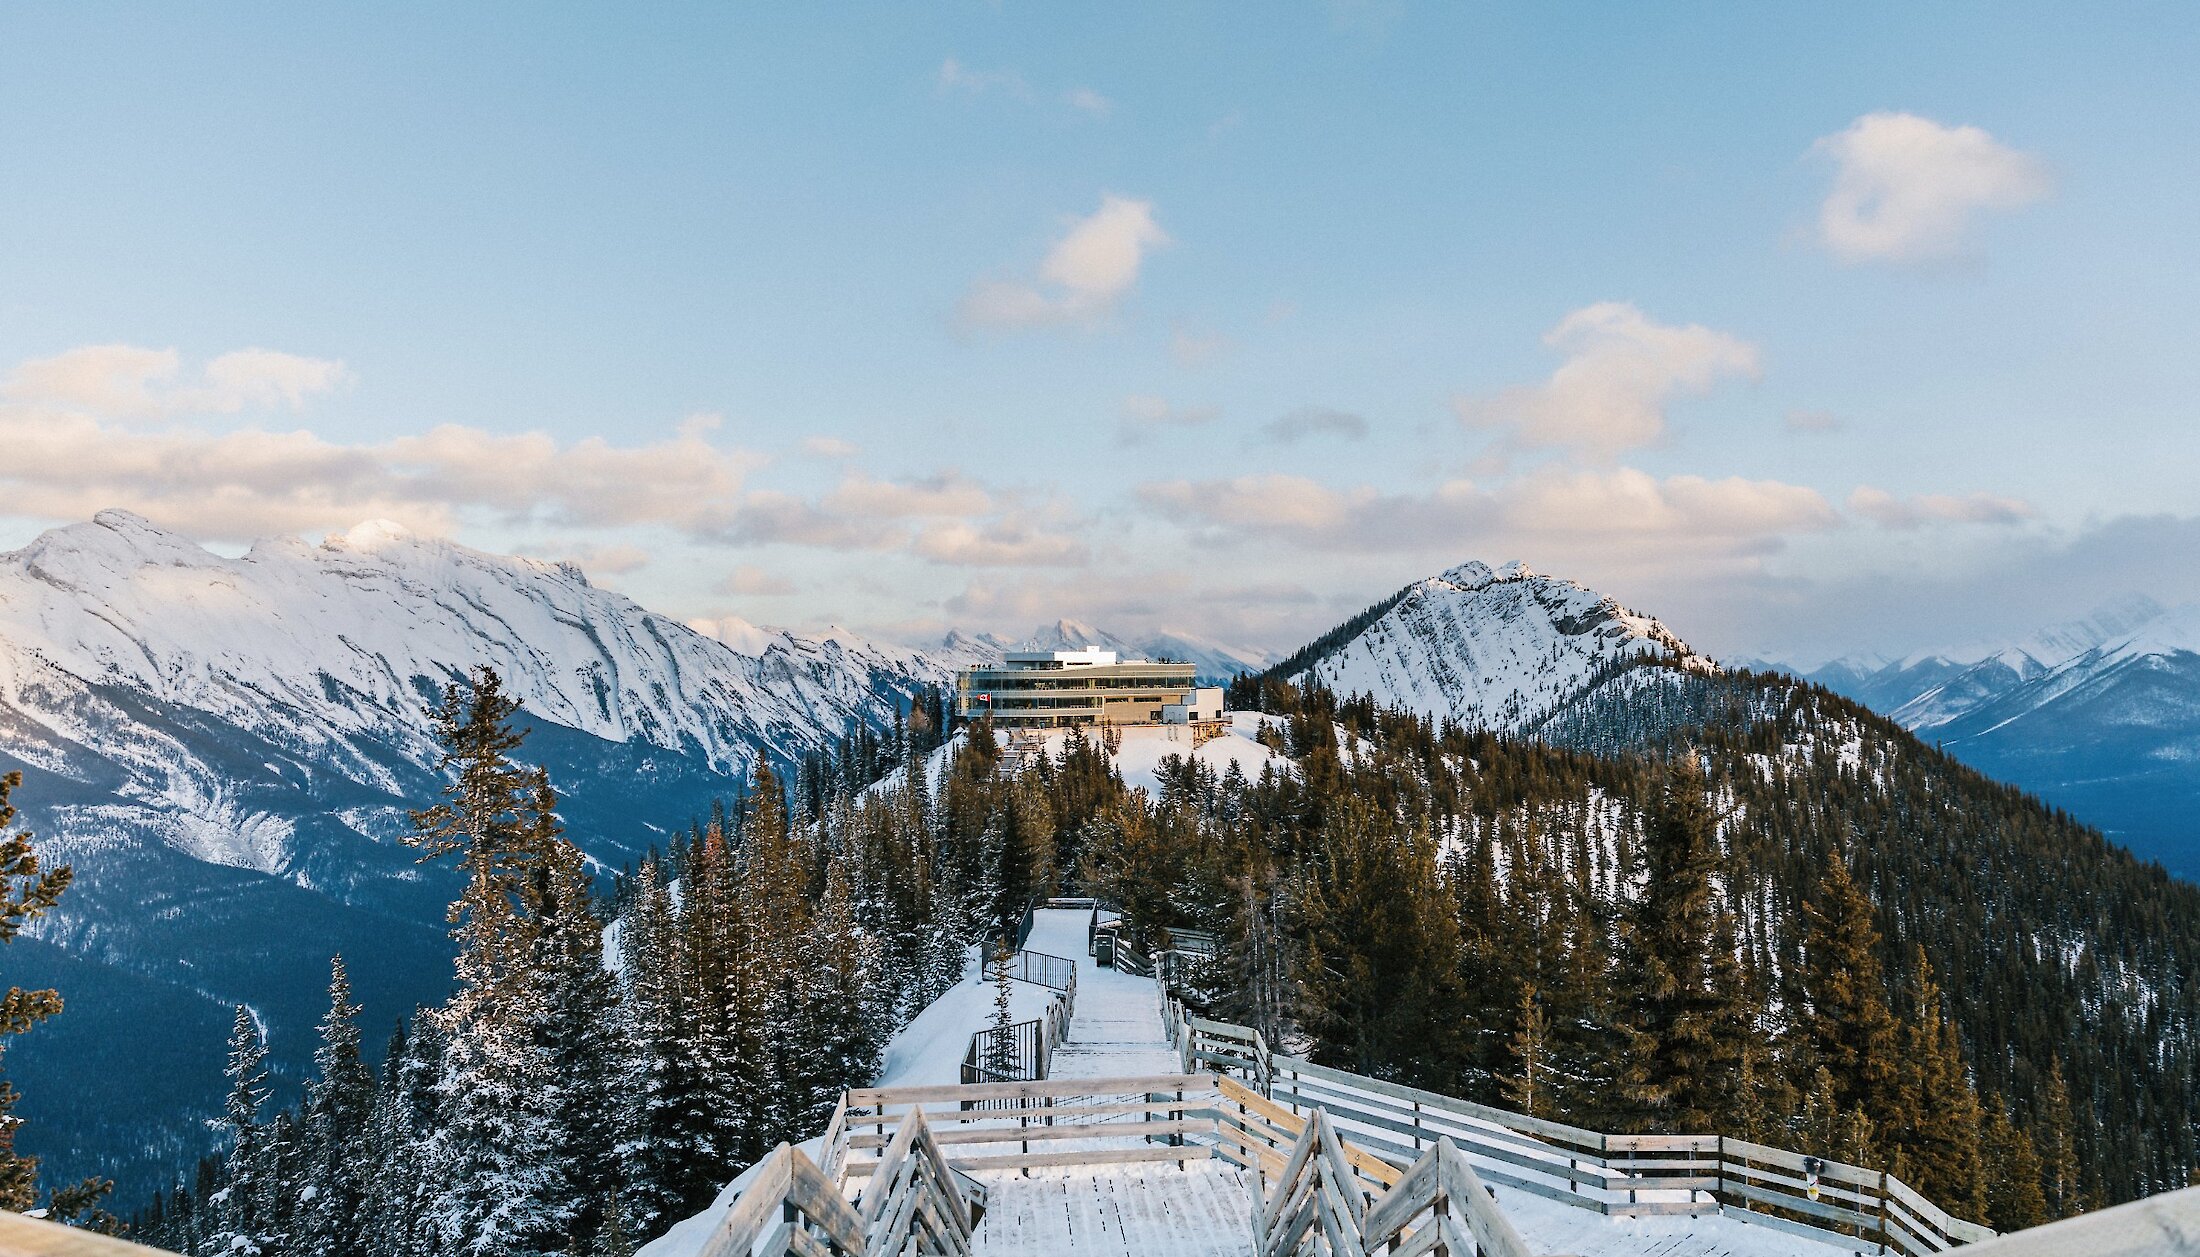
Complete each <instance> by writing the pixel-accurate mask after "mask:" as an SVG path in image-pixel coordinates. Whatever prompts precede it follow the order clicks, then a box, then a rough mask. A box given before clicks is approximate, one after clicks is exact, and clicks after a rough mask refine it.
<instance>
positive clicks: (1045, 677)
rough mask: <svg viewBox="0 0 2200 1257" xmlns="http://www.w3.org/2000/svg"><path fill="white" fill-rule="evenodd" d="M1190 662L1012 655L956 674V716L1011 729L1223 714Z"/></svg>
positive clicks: (1096, 653) (1215, 692)
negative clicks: (1197, 680)
mask: <svg viewBox="0 0 2200 1257" xmlns="http://www.w3.org/2000/svg"><path fill="white" fill-rule="evenodd" d="M1192 671H1193V669H1192V665H1191V664H1188V663H1155V662H1153V661H1151V660H1146V659H1117V658H1116V657H1115V652H1114V651H1112V650H1029V651H1019V650H1012V651H1009V652H1008V653H1007V654H1006V655H1004V656H1002V659H1001V666H999V667H997V668H967V669H965V670H963V671H962V672H960V673H958V674H957V675H956V677H955V711H956V714H957V715H959V716H960V717H961V718H962V719H964V720H977V719H979V718H981V717H983V716H986V715H988V714H990V715H991V716H992V717H993V723H994V724H995V725H997V726H1000V727H1003V728H1009V729H1058V728H1067V727H1069V726H1071V725H1119V726H1132V725H1164V724H1186V723H1191V722H1195V721H1203V720H1219V719H1221V717H1222V690H1221V688H1220V687H1217V686H1199V685H1194V684H1193V683H1192Z"/></svg>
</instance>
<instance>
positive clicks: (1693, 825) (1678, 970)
mask: <svg viewBox="0 0 2200 1257" xmlns="http://www.w3.org/2000/svg"><path fill="white" fill-rule="evenodd" d="M1643 855H1644V859H1645V861H1646V863H1647V864H1648V870H1647V872H1648V879H1647V884H1646V885H1645V886H1644V888H1643V891H1642V894H1641V896H1640V897H1639V898H1637V899H1636V900H1635V903H1634V906H1633V909H1632V911H1631V912H1630V913H1629V915H1628V917H1627V920H1626V928H1625V929H1624V930H1623V931H1622V934H1621V941H1622V948H1621V952H1620V970H1619V975H1618V983H1619V988H1620V991H1621V998H1622V1000H1623V1001H1625V1009H1626V1016H1625V1017H1624V1019H1623V1020H1622V1022H1621V1024H1620V1043H1619V1048H1620V1064H1619V1068H1618V1070H1617V1074H1618V1082H1619V1086H1618V1088H1617V1095H1616V1097H1615V1099H1616V1101H1617V1104H1616V1111H1615V1119H1616V1120H1617V1121H1618V1122H1619V1123H1621V1124H1622V1125H1623V1126H1624V1127H1626V1128H1628V1129H1633V1130H1707V1129H1710V1128H1711V1126H1712V1125H1713V1123H1714V1122H1715V1121H1716V1120H1717V1119H1718V1118H1719V1117H1721V1116H1722V1115H1724V1113H1725V1112H1726V1111H1728V1110H1730V1109H1731V1108H1732V1107H1733V1104H1732V1101H1731V1099H1730V1095H1731V1092H1732V1090H1733V1088H1734V1085H1735V1076H1736V1074H1737V1072H1738V1070H1739V1068H1740V1063H1741V1062H1740V1047H1741V1043H1740V1039H1739V1038H1738V1037H1737V1036H1736V1034H1735V1031H1736V1029H1737V1027H1738V1023H1739V1022H1740V1021H1741V1017H1740V1015H1739V1013H1738V1008H1739V1005H1740V1001H1741V998H1742V994H1741V992H1740V991H1739V990H1738V989H1736V983H1737V982H1738V976H1739V975H1738V974H1737V972H1736V970H1735V968H1734V966H1733V964H1732V957H1731V955H1730V954H1729V955H1727V956H1724V957H1722V956H1720V955H1719V954H1718V949H1717V947H1716V944H1718V943H1719V942H1720V938H1719V935H1720V929H1719V925H1720V916H1719V913H1718V912H1717V910H1716V908H1715V906H1714V904H1713V903H1712V898H1711V892H1712V887H1711V875H1712V871H1713V870H1714V868H1715V867H1716V866H1717V863H1718V838H1717V834H1716V823H1715V821H1714V819H1713V817H1712V814H1711V809H1710V805H1709V804H1708V803H1707V802H1706V801H1705V798H1704V783H1703V777H1702V774H1701V773H1700V772H1699V771H1698V769H1697V767H1696V763H1695V760H1694V757H1693V756H1689V757H1685V758H1683V759H1680V760H1677V761H1675V762H1674V764H1673V765H1672V766H1671V767H1670V768H1669V769H1668V773H1667V777H1666V781H1665V783H1664V786H1663V788H1662V790H1661V791H1660V793H1659V796H1658V801H1657V806H1656V808H1655V809H1654V810H1653V812H1652V814H1651V816H1650V818H1649V825H1648V827H1647V832H1646V833H1645V834H1644V837H1643Z"/></svg>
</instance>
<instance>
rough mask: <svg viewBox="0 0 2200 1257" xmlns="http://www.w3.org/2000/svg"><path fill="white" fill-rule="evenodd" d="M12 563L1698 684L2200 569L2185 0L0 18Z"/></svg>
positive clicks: (2192, 107) (3, 429) (243, 9)
mask: <svg viewBox="0 0 2200 1257" xmlns="http://www.w3.org/2000/svg"><path fill="white" fill-rule="evenodd" d="M0 28H4V31H5V38H0V436H5V437H6V438H7V441H8V447H9V448H10V450H11V454H10V456H9V458H8V459H7V460H6V464H7V465H6V466H5V467H4V468H0V481H4V483H0V490H4V491H5V498H4V499H0V500H4V501H5V502H6V503H7V505H6V506H5V507H4V508H0V510H5V511H6V512H8V518H7V520H6V521H5V523H4V525H0V537H5V538H6V539H9V540H10V541H11V543H12V542H14V541H20V540H21V539H24V538H27V537H29V536H31V535H33V534H34V533H35V532H36V531H37V530H38V529H40V528H42V527H46V526H50V525H52V524H54V523H58V522H66V521H69V520H73V519H81V518H84V517H86V516H88V515H89V514H90V513H91V512H92V511H93V510H96V509H99V508H100V507H102V506H108V505H115V506H125V507H129V508H132V509H136V510H139V511H140V512H142V513H144V514H146V515H148V516H150V517H152V518H153V519H154V520H156V521H157V522H162V523H165V524H168V525H170V526H173V527H175V528H177V529H179V530H181V531H184V532H187V533H190V534H192V535H195V536H199V537H201V538H203V539H205V540H207V541H208V542H210V543H213V544H217V545H225V546H234V545H236V544H238V543H240V542H241V541H243V540H245V539H248V538H250V537H252V536H255V535H262V534H266V533H273V532H298V533H303V534H305V535H308V536H319V535H321V534H323V533H326V532H329V531H334V530H339V529H342V528H345V527H348V526H349V525H350V524H352V523H356V522H358V521H360V520H362V519H365V518H370V517H377V516H387V517H391V518H396V519H398V520H400V521H401V522H404V523H406V524H407V525H409V526H411V527H414V528H416V529H419V530H423V531H433V532H440V533H445V534H448V535H451V536H453V537H455V538H457V539H459V540H461V541H464V542H467V543H469V544H474V545H478V546H482V547H485V548H490V549H498V550H508V551H515V552H523V553H529V554H534V555H539V556H543V557H575V558H578V559H580V560H581V561H582V562H583V563H584V565H586V566H588V567H589V568H590V570H591V571H592V572H593V573H594V574H596V575H597V577H598V579H599V580H600V581H601V582H602V583H605V584H609V585H612V586H614V587H616V588H620V589H622V590H625V591H627V592H629V593H632V594H633V595H634V596H636V597H637V598H640V599H641V600H642V601H644V602H645V603H648V604H649V605H651V606H654V607H658V608H660V609H662V610H665V611H668V612H671V613H673V614H677V615H680V616H682V617H688V618H697V619H709V618H716V617H723V616H739V617H743V618H746V619H749V620H752V621H757V622H764V623H780V624H791V625H797V626H803V625H808V626H815V625H818V624H822V623H825V622H837V623H842V624H847V625H850V626H853V627H856V628H859V629H863V630H867V631H872V632H879V633H884V634H889V635H893V636H898V637H902V638H906V639H911V640H917V639H922V638H923V637H925V636H927V635H930V634H935V633H937V632H938V631H940V630H941V629H943V628H945V627H946V626H948V625H951V624H952V625H961V626H964V627H968V628H990V629H996V630H1007V631H1021V630H1023V629H1025V628H1028V627H1029V626H1030V625H1031V624H1033V623H1036V622H1038V621H1041V620H1050V619H1053V618H1055V617H1056V616H1062V615H1069V616H1078V617H1082V618H1086V619H1089V620H1092V621H1094V622H1097V623H1100V624H1102V625H1104V626H1108V627H1111V628H1116V629H1118V630H1119V631H1135V630H1143V629H1151V628H1172V629H1177V630H1181V631H1189V632H1194V633H1201V634H1205V635H1209V636H1213V637H1217V638H1221V639H1224V640H1227V641H1231V642H1237V643H1243V644H1249V645H1256V646H1265V647H1274V648H1285V649H1288V648H1289V647H1291V646H1292V645H1295V644H1297V642H1298V641H1300V640H1303V639H1304V638H1305V637H1307V636H1308V635H1310V634H1311V633H1313V632H1315V631H1318V630H1319V629H1321V628H1323V627H1326V626H1327V625H1328V624H1329V623H1332V622H1334V621H1335V620H1337V619H1338V618H1340V617H1341V616H1342V615H1343V614H1346V613H1349V611H1350V610H1352V609H1356V608H1357V607H1358V606H1360V605H1363V604H1364V603H1366V602H1368V601H1370V600H1372V599H1374V598H1376V597H1378V596H1380V595H1382V594H1383V593H1386V592H1388V591H1389V590H1391V589H1394V588H1396V587H1397V586H1399V585H1400V584H1403V583H1404V582H1406V581H1408V580H1410V579H1413V578H1416V577H1418V576H1422V575H1426V574H1429V573H1432V572H1435V571H1438V570H1441V569H1442V568H1444V567H1448V566H1450V565H1451V564H1453V563H1455V562H1458V561H1461V560H1464V559H1467V558H1483V559H1487V560H1490V561H1493V562H1494V561H1497V560H1501V559H1508V558H1522V559H1525V560H1527V561H1528V562H1529V563H1531V564H1533V565H1535V566H1536V567H1538V568H1539V569H1543V570H1548V571H1552V572H1556V573H1559V574H1562V575H1568V576H1573V577H1575V578H1577V579H1581V580H1583V581H1585V582H1587V583H1590V584H1593V585H1595V586H1597V587H1599V588H1602V589H1605V590H1606V591H1607V592H1611V593H1613V594H1615V595H1618V596H1620V597H1621V598H1623V599H1624V600H1626V601H1628V602H1630V603H1631V604H1634V605H1638V606H1640V607H1642V608H1643V609H1645V610H1649V611H1652V612H1654V613H1657V614H1660V615H1662V616H1664V617H1665V618H1666V619H1667V620H1668V621H1669V622H1671V623H1672V624H1673V625H1674V626H1675V627H1676V629H1678V630H1679V631H1680V632H1681V633H1682V634H1683V635H1684V636H1687V637H1690V638H1691V639H1692V640H1695V641H1697V642H1699V644H1702V645H1704V646H1707V647H1709V648H1711V649H1713V650H1716V651H1725V652H1736V653H1749V652H1758V651H1763V652H1770V653H1776V654H1785V655H1790V656H1799V657H1806V658H1807V657H1815V656H1818V655H1823V654H1832V653H1839V652H1842V651H1846V650H1858V649H1872V650H1885V651H1891V652H1899V651H1903V650H1908V649H1912V648H1915V647H1919V646H1927V645H1937V644H1952V643H1956V642H1961V641H1965V640H1968V639H1971V638H1975V637H1978V636H1981V635H1993V634H1997V633H2005V632H2012V631H2019V630H2023V629H2026V628H2029V627H2032V626H2033V625H2034V624H2035V623H2038V622H2042V621H2045V620H2049V619H2053V618H2057V617H2059V616H2064V615H2071V614H2076V613H2078V612H2082V611H2083V610H2085V609H2086V608H2087V606H2089V605H2090V604H2091V603H2092V602H2094V601H2098V600H2101V599H2105V598H2107V597H2110V596H2113V595H2115V594H2117V593H2120V592H2122V591H2124V590H2126V589H2139V590H2144V591H2146V592H2148V593H2151V594H2153V595H2154V596H2155V597H2157V598H2159V599H2161V600H2162V601H2165V602H2179V601H2185V600H2191V599H2194V598H2200V523H2196V522H2195V520H2194V516H2195V514H2196V512H2200V494H2196V493H2195V484H2196V475H2195V473H2196V472H2200V431H2196V426H2195V424H2194V422H2193V419H2194V399H2195V398H2196V397H2200V353H2196V352H2194V348H2193V346H2194V343H2195V335H2194V333H2195V326H2196V323H2200V265H2196V263H2200V257H2196V256H2195V255H2196V248H2195V244H2194V239H2193V236H2194V225H2195V224H2196V223H2200V213H2196V212H2195V211H2196V209H2200V162H2196V161H2195V157H2196V155H2200V84H2196V81H2195V77H2194V76H2193V75H2192V73H2191V66H2192V65H2194V64H2195V63H2196V62H2200V12H2196V11H2195V10H2192V9H2190V8H2188V7H2182V6H2103V7H2093V8H2088V9H2086V10H2085V11H2083V12H2082V13H2081V12H2079V11H2077V10H2073V9H2070V8H2068V7H2049V6H2037V7H2028V6H2016V5H2007V4H2001V5H1991V6H1988V5H1955V4H1941V5H1932V6H1868V5H1866V6H1839V7H1835V6H1785V5H1730V6H1708V5H1703V6H1697V5H1668V6H1621V5H1579V6H1564V7H1561V6H1540V5H1538V6H1527V5H1521V6H1503V7H1494V6H1485V7H1474V8H1468V7H1467V6H1426V7H1424V6H1417V5H1409V4H1397V5H1383V4H1368V5H1350V6H1322V5H1307V6H1268V5H1258V6H1256V5H1245V6H1230V7H1211V8H1210V7H1201V8H1196V9H1193V8H1188V7H1187V8H1181V9H1180V8H1178V7H1176V6H1150V7H1131V8H1125V7H1122V6H1073V5H1047V6H1039V5H1023V4H1016V3H1004V4H1000V5H991V4H971V5H963V6H958V5H941V6H911V5H880V6H865V7H859V6H840V7H834V8H831V9H829V10H823V11H819V10H815V9H812V8H810V7H807V6H749V7H747V8H735V7H733V6H722V5H696V6H670V5H657V6H609V5H605V6H600V7H592V6H582V5H564V6H517V5H515V6H502V7H499V6H490V5H473V6H438V5H417V6H366V5H360V6H349V7H346V8H342V9H338V8H337V7H336V6H313V7H310V8H307V7H303V6H287V5H266V6H252V5H218V6H191V7H188V8H187V7H184V6H145V7H131V6H109V5H102V4H84V5H72V6H38V7H32V6H9V7H7V8H6V9H4V10H0Z"/></svg>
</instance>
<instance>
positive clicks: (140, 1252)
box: [0, 1210, 173, 1257]
mask: <svg viewBox="0 0 2200 1257" xmlns="http://www.w3.org/2000/svg"><path fill="white" fill-rule="evenodd" d="M0 1257H173V1254H170V1253H169V1252H168V1251H167V1250H166V1249H161V1248H148V1247H146V1246H145V1245H143V1244H133V1243H131V1242H130V1241H128V1240H123V1239H116V1238H115V1237H114V1236H112V1235H101V1234H99V1233H98V1232H96V1231H86V1230H82V1229H80V1228H78V1227H73V1226H63V1225H61V1224H60V1223H58V1222H48V1221H46V1220H45V1219H44V1218H26V1217H24V1216H23V1215H22V1214H20V1213H9V1212H7V1211H6V1210H0Z"/></svg>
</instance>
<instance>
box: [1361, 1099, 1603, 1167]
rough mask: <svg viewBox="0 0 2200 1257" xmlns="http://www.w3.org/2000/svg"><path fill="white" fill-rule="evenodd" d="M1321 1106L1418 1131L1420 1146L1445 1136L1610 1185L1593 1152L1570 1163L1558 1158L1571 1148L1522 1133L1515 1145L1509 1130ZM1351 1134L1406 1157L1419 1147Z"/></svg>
mask: <svg viewBox="0 0 2200 1257" xmlns="http://www.w3.org/2000/svg"><path fill="white" fill-rule="evenodd" d="M1320 1107H1322V1108H1324V1109H1326V1110H1328V1111H1329V1112H1331V1113H1332V1114H1334V1115H1337V1116H1341V1117H1344V1118H1346V1119H1348V1120H1350V1121H1353V1122H1358V1123H1360V1124H1362V1125H1367V1126H1374V1127H1377V1128H1378V1129H1382V1130H1388V1131H1391V1132H1393V1133H1395V1134H1401V1135H1418V1136H1419V1137H1420V1140H1421V1146H1423V1147H1425V1146H1427V1145H1429V1144H1433V1143H1434V1142H1435V1141H1436V1140H1437V1139H1439V1138H1448V1139H1450V1140H1452V1141H1453V1142H1454V1143H1457V1144H1460V1145H1461V1146H1462V1147H1466V1148H1468V1149H1469V1150H1471V1151H1472V1152H1473V1153H1474V1155H1476V1156H1478V1157H1483V1158H1485V1159H1487V1160H1492V1161H1503V1162H1506V1163H1508V1164H1512V1165H1518V1166H1520V1167H1522V1168H1523V1169H1532V1170H1538V1171H1541V1172H1544V1173H1547V1174H1550V1175H1551V1176H1553V1177H1554V1178H1563V1179H1567V1180H1569V1181H1571V1182H1577V1183H1583V1184H1587V1185H1590V1186H1595V1187H1608V1186H1611V1185H1612V1174H1613V1173H1614V1171H1608V1170H1606V1169H1605V1168H1604V1165H1605V1162H1604V1158H1602V1157H1599V1156H1596V1155H1594V1154H1590V1153H1584V1154H1582V1155H1581V1156H1579V1157H1577V1158H1570V1159H1571V1160H1576V1161H1578V1162H1579V1163H1580V1165H1572V1164H1569V1163H1568V1161H1567V1160H1561V1159H1559V1158H1568V1157H1569V1154H1570V1153H1571V1152H1572V1150H1571V1149H1568V1148H1555V1147H1552V1146H1551V1145H1550V1144H1546V1143H1539V1142H1536V1141H1534V1140H1532V1139H1527V1138H1525V1137H1516V1138H1519V1142H1518V1143H1517V1145H1515V1144H1513V1143H1511V1142H1510V1141H1505V1140H1503V1139H1502V1136H1503V1135H1505V1134H1508V1133H1509V1132H1493V1131H1488V1130H1482V1129H1477V1128H1474V1127H1466V1128H1463V1129H1455V1128H1453V1127H1452V1126H1451V1125H1450V1124H1445V1125H1441V1126H1439V1125H1434V1124H1429V1125H1423V1126H1420V1127H1414V1126H1409V1125H1407V1124H1405V1123H1402V1122H1397V1121H1393V1120H1390V1119H1387V1118H1380V1117H1374V1116H1371V1115H1368V1114H1365V1113H1362V1112H1360V1111H1358V1110H1355V1109H1351V1108H1347V1107H1345V1106H1342V1105H1331V1104H1327V1103H1325V1104H1323V1105H1321V1106H1320ZM1493 1135H1495V1136H1499V1138H1497V1139H1492V1138H1491V1136H1493ZM1350 1137H1351V1138H1352V1139H1353V1140H1354V1141H1355V1142H1358V1143H1362V1144H1365V1145H1367V1146H1369V1147H1379V1148H1383V1149H1386V1150H1390V1151H1392V1152H1394V1153H1395V1154H1396V1155H1398V1156H1400V1157H1404V1158H1407V1159H1411V1158H1413V1157H1415V1156H1418V1155H1419V1154H1420V1152H1421V1147H1409V1146H1407V1145H1405V1144H1402V1143H1396V1142H1393V1141H1390V1140H1386V1139H1382V1138H1380V1137H1378V1136H1371V1135H1368V1134H1366V1133H1364V1132H1361V1131H1353V1132H1351V1133H1350ZM1531 1154H1540V1155H1531ZM1583 1166H1586V1167H1588V1168H1581V1167H1583Z"/></svg>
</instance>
